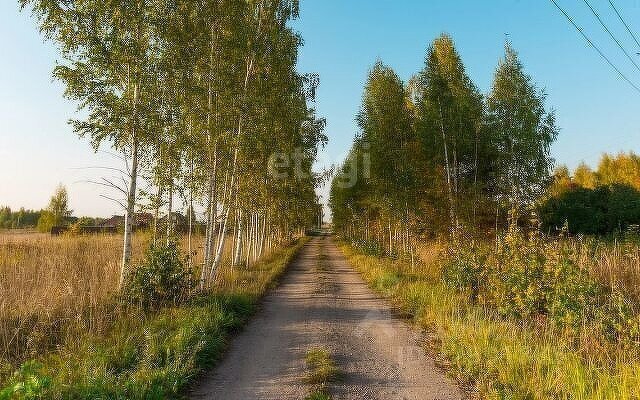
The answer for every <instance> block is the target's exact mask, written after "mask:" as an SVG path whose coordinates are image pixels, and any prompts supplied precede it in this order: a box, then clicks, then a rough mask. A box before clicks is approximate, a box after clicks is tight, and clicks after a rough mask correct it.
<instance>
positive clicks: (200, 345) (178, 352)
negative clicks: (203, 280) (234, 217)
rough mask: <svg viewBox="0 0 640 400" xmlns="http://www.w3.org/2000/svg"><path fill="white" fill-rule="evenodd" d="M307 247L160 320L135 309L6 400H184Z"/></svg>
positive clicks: (1, 399)
mask: <svg viewBox="0 0 640 400" xmlns="http://www.w3.org/2000/svg"><path fill="white" fill-rule="evenodd" d="M304 242H305V240H301V241H300V242H299V243H297V244H296V245H294V246H292V247H290V248H287V249H284V250H282V251H279V252H276V253H275V254H273V255H272V256H271V257H269V259H267V260H265V261H263V262H261V263H258V264H256V265H255V266H253V267H252V268H251V269H248V270H244V271H236V272H230V273H228V274H225V276H224V277H223V280H224V281H223V282H222V284H221V285H220V289H219V290H216V291H214V292H213V293H211V294H208V295H205V296H200V297H197V298H194V299H192V300H191V301H190V302H189V303H187V304H186V305H183V306H180V307H172V308H165V309H162V310H160V311H159V312H157V313H155V314H153V315H148V314H144V313H142V312H141V311H139V310H138V311H136V310H131V312H132V314H131V315H129V316H128V317H127V318H122V319H120V320H119V321H117V322H116V324H115V326H114V327H113V328H112V329H111V330H110V331H109V332H108V333H107V334H105V335H101V336H97V335H87V337H86V338H84V340H76V341H74V343H81V344H80V345H73V346H71V345H67V346H65V345H64V344H63V346H61V347H60V349H59V350H58V351H55V352H53V353H50V354H48V355H45V356H42V357H40V358H39V359H37V360H33V361H29V362H27V363H25V364H23V365H22V367H21V368H20V369H19V370H18V371H16V372H15V373H14V374H13V376H12V377H11V378H9V380H8V381H7V382H4V383H1V384H0V388H3V389H0V400H18V399H20V400H31V399H34V400H35V399H60V400H69V399H122V400H124V399H127V400H136V399H158V400H161V399H172V398H179V397H180V394H181V393H182V392H183V390H184V389H185V387H187V386H188V385H189V384H191V383H193V382H194V380H195V378H196V377H197V376H198V375H199V374H200V373H201V372H202V371H203V370H205V369H207V368H210V367H212V366H213V365H214V364H215V362H216V361H217V360H218V359H219V358H220V357H221V355H222V354H223V352H224V349H225V347H226V343H227V341H228V339H229V337H230V335H231V334H233V332H234V331H237V330H238V329H240V328H241V327H242V326H243V325H244V324H245V322H246V321H247V320H248V318H249V317H250V316H251V315H252V314H253V312H254V311H255V307H256V304H257V302H258V301H259V299H260V298H261V296H262V295H263V294H264V293H265V291H266V290H267V289H268V288H270V287H271V286H272V285H273V284H274V281H275V280H276V279H277V278H278V277H279V276H280V275H281V274H282V273H283V272H284V270H285V268H286V266H287V265H288V264H289V262H290V261H291V259H292V258H293V257H294V255H295V254H296V252H297V251H298V249H300V248H301V247H302V245H303V244H304Z"/></svg>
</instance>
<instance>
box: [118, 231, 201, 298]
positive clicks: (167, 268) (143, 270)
mask: <svg viewBox="0 0 640 400" xmlns="http://www.w3.org/2000/svg"><path fill="white" fill-rule="evenodd" d="M193 287H194V281H193V276H192V271H190V270H189V269H187V268H186V267H185V262H184V260H183V258H182V255H181V254H180V249H179V248H178V245H177V244H176V243H175V242H171V243H169V244H168V245H163V244H158V245H151V246H150V247H149V249H148V250H147V254H146V257H145V261H144V263H143V264H142V265H140V266H138V267H136V268H134V269H133V271H131V273H130V274H129V275H128V276H127V279H126V282H125V285H124V287H123V289H122V297H123V299H125V300H126V301H127V302H129V303H131V304H135V305H138V306H140V307H142V308H144V309H150V308H158V307H163V306H167V305H173V306H175V305H178V304H180V303H182V302H184V301H186V300H187V299H188V297H189V294H190V292H191V290H192V289H193Z"/></svg>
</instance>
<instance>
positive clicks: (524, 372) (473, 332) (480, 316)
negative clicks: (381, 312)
mask: <svg viewBox="0 0 640 400" xmlns="http://www.w3.org/2000/svg"><path fill="white" fill-rule="evenodd" d="M518 240H520V239H518ZM522 240H524V239H522ZM505 241H506V239H505ZM515 243H516V242H515V241H514V242H513V244H514V245H515ZM503 245H504V246H506V245H508V243H504V244H503ZM460 247H462V248H465V246H460ZM476 247H477V246H476ZM480 247H482V246H480ZM492 247H493V246H492ZM343 251H344V252H345V253H346V254H347V256H348V258H349V261H350V262H351V263H352V264H353V265H354V266H355V267H356V268H357V269H358V270H360V272H361V273H362V274H363V276H364V277H365V279H366V280H367V281H368V282H369V283H370V284H373V283H374V282H376V281H378V280H379V279H380V276H382V275H387V274H396V275H398V276H400V277H401V278H400V281H399V282H398V283H397V285H395V286H394V287H393V288H391V290H380V289H379V290H380V292H381V293H382V294H384V295H387V296H388V297H390V298H392V299H393V301H394V303H395V304H397V305H399V306H400V307H401V308H402V309H403V310H404V311H407V312H409V313H410V314H411V315H414V316H415V321H416V323H418V324H419V325H420V326H421V327H422V328H424V329H427V330H428V331H429V332H430V335H433V337H435V338H437V340H434V341H433V343H435V344H436V345H437V346H438V347H437V348H438V349H439V351H440V352H441V354H442V355H443V356H444V357H445V358H446V359H447V361H448V362H447V365H448V367H449V368H451V370H452V372H453V373H455V374H456V375H457V376H458V377H460V378H461V379H463V380H465V381H469V382H473V383H474V385H475V387H476V389H477V390H478V392H479V397H480V398H486V399H531V400H547V399H578V398H579V399H589V400H591V399H593V400H618V399H634V398H637V397H638V396H640V380H639V379H640V378H639V377H638V370H639V368H640V362H638V359H637V354H638V347H637V345H634V344H633V343H634V341H635V342H636V343H637V342H638V338H639V337H638V336H637V329H638V328H637V324H638V323H637V321H639V320H640V318H638V317H637V314H635V315H636V316H635V317H634V316H631V315H633V314H627V315H626V316H625V317H619V316H617V315H616V312H613V309H615V308H616V307H621V308H625V306H624V303H625V302H624V301H621V299H619V300H613V299H614V298H615V297H616V296H612V297H611V299H612V300H610V302H609V304H608V305H603V306H601V307H598V315H596V317H595V318H594V322H593V323H592V324H589V323H588V322H586V321H585V325H584V329H585V331H586V332H582V333H578V334H577V335H576V331H575V329H556V328H554V327H553V326H549V324H548V323H547V320H548V318H545V317H544V316H540V315H537V316H535V318H532V319H524V320H523V319H520V318H507V317H505V316H503V315H499V314H497V313H496V312H494V311H493V306H492V305H490V304H486V303H485V304H479V305H472V304H470V303H469V299H468V296H467V294H468V293H466V292H467V289H465V290H464V291H462V292H461V291H459V290H457V289H458V288H459V287H457V288H452V287H451V286H450V285H444V284H442V283H441V280H438V279H434V278H433V277H432V276H431V275H432V273H431V272H432V271H434V270H435V271H439V270H440V269H439V268H438V266H437V265H420V264H419V265H418V267H417V268H414V267H413V266H412V265H410V264H409V263H408V262H406V261H402V260H400V261H392V260H389V259H384V258H378V257H370V256H364V255H360V254H359V253H358V252H354V251H353V250H351V248H348V247H346V246H345V247H343ZM493 251H494V250H491V249H489V248H485V249H484V251H483V252H484V253H486V254H490V253H492V252H493ZM504 251H505V252H506V251H507V250H506V249H505V250H504ZM509 251H510V252H514V253H515V249H513V250H511V249H510V250H509ZM520 253H527V251H523V252H520ZM549 253H555V252H554V251H551V250H549ZM566 257H567V258H568V259H572V258H573V257H574V255H572V254H568V255H566ZM462 258H463V257H462V256H461V257H460V259H462ZM555 263H556V261H549V262H548V265H549V266H552V265H554V264H555ZM452 268H458V270H460V271H462V270H464V269H465V268H464V266H460V267H452ZM563 268H564V269H569V270H570V271H571V272H570V273H567V272H559V273H558V276H559V280H560V279H565V278H566V277H569V279H572V280H573V279H577V280H578V282H582V283H578V284H577V285H574V284H570V285H569V286H578V287H579V286H583V284H584V283H585V281H583V280H582V279H583V277H579V278H576V277H575V274H576V273H577V274H578V275H580V273H579V272H576V267H575V266H573V265H570V264H567V265H565V266H558V270H559V271H560V270H562V269H563ZM408 271H414V272H412V273H407V272H408ZM571 276H573V278H572V277H571ZM586 286H587V287H589V284H587V285H586ZM374 287H375V286H374ZM559 287H562V290H561V291H560V292H558V293H557V294H556V295H554V296H556V298H557V299H556V300H554V301H553V302H551V303H549V304H556V303H558V304H562V303H563V302H564V301H565V299H566V298H567V297H572V296H573V295H570V293H572V292H573V293H576V294H577V296H578V297H579V296H580V293H585V290H583V289H578V290H574V289H571V288H570V287H567V286H562V285H560V286H559ZM588 292H589V290H586V293H588ZM562 307H563V308H565V309H571V307H572V306H568V307H567V306H565V305H562ZM625 312H626V311H623V313H622V314H624V313H625ZM600 314H602V315H604V314H608V315H611V319H612V322H610V324H613V325H616V326H617V328H615V329H617V330H615V329H614V330H612V332H622V330H624V329H627V332H636V334H635V335H636V336H635V337H634V336H628V339H626V341H625V342H621V341H620V340H619V339H616V340H617V343H616V344H615V345H608V344H607V343H606V340H605V342H604V343H603V342H599V341H598V338H597V333H598V331H599V330H600V329H601V328H602V326H603V325H604V321H603V320H602V319H601V315H600ZM564 315H569V314H568V313H565V314H564ZM625 318H626V319H625ZM623 321H626V322H623ZM633 321H636V322H635V323H634V322H633ZM557 323H558V322H557V321H554V322H553V325H555V324H557ZM634 326H635V327H634ZM580 338H581V339H580ZM621 344H623V346H620V345H621ZM611 346H613V348H612V347H611ZM625 346H628V347H625ZM617 349H619V351H618V350H617Z"/></svg>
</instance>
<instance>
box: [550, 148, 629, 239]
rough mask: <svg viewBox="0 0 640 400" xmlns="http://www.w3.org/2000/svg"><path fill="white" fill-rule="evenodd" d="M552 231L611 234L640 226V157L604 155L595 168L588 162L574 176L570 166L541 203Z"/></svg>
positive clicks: (557, 176)
mask: <svg viewBox="0 0 640 400" xmlns="http://www.w3.org/2000/svg"><path fill="white" fill-rule="evenodd" d="M539 211H540V216H541V218H542V222H543V225H544V228H545V230H546V231H548V232H557V231H562V230H566V231H567V232H569V233H583V234H599V235H602V234H610V233H615V232H624V231H626V230H628V229H629V228H634V226H635V228H636V229H637V227H638V225H640V157H639V156H637V155H636V154H634V153H633V152H630V153H620V154H618V155H617V156H612V155H609V154H604V155H603V156H602V158H601V160H600V163H599V164H598V167H597V169H596V170H595V171H594V170H592V169H591V168H590V167H589V166H587V165H586V164H584V163H581V164H580V165H578V167H577V168H576V169H575V170H574V172H573V175H571V174H570V173H569V169H568V168H567V167H566V166H561V167H559V168H557V169H556V171H555V173H554V179H553V184H552V185H551V187H550V188H549V192H548V194H547V195H546V196H545V197H544V198H543V199H542V200H541V202H540V204H539Z"/></svg>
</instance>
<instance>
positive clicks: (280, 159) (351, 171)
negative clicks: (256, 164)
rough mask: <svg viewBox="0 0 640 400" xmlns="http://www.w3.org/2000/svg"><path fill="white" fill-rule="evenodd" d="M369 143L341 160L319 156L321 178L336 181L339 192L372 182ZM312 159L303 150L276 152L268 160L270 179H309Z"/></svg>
mask: <svg viewBox="0 0 640 400" xmlns="http://www.w3.org/2000/svg"><path fill="white" fill-rule="evenodd" d="M369 148H370V146H369V143H368V142H362V143H359V145H358V147H357V148H355V149H352V150H351V152H349V153H346V154H343V155H341V156H340V157H331V155H330V154H327V153H321V154H320V156H319V157H318V159H317V160H316V165H319V166H321V167H324V170H325V172H324V173H323V175H329V176H331V177H334V178H335V181H334V182H336V184H337V185H338V187H339V188H342V189H348V188H352V187H354V186H355V185H356V184H357V183H358V182H359V181H360V180H364V181H366V180H368V179H370V178H371V155H370V153H369ZM312 159H313V157H310V156H309V154H306V153H305V152H304V151H303V150H302V149H300V148H298V149H295V150H294V151H293V152H291V153H285V152H276V153H273V154H272V155H271V157H269V161H268V169H269V175H270V176H271V177H272V178H275V179H287V178H289V177H291V176H292V175H293V176H294V177H295V178H296V179H306V178H309V174H308V172H307V171H308V168H307V167H308V164H309V162H310V160H312Z"/></svg>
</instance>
